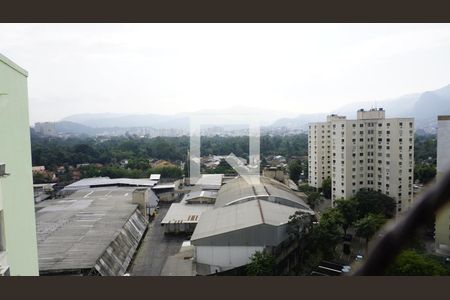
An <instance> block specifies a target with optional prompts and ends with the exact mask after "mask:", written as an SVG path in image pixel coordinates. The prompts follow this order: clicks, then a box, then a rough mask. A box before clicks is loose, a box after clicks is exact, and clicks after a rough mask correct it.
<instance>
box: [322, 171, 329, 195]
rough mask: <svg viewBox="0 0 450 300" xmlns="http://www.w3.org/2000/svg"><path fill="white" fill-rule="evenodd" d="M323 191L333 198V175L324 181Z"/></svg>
mask: <svg viewBox="0 0 450 300" xmlns="http://www.w3.org/2000/svg"><path fill="white" fill-rule="evenodd" d="M322 193H323V196H324V197H325V198H327V199H331V177H329V176H328V177H327V179H325V180H324V181H323V182H322Z"/></svg>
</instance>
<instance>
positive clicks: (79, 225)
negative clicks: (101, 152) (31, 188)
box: [36, 187, 137, 272]
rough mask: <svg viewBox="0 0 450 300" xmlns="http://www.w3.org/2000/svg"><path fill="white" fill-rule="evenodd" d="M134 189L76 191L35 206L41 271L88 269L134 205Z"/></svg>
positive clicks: (134, 209)
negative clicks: (132, 201) (132, 200)
mask: <svg viewBox="0 0 450 300" xmlns="http://www.w3.org/2000/svg"><path fill="white" fill-rule="evenodd" d="M133 190H134V188H119V187H109V188H95V189H83V190H78V191H76V192H75V193H73V194H71V195H70V196H69V197H66V198H64V199H55V200H47V201H44V202H41V203H39V204H37V205H36V208H37V209H38V210H37V212H36V227H37V240H38V254H39V269H40V271H47V272H49V271H61V270H77V269H91V268H93V267H94V265H95V263H96V261H97V259H98V258H99V257H100V256H101V255H102V254H103V253H104V251H105V249H107V247H108V245H110V243H111V242H112V241H113V240H114V239H115V238H116V237H117V236H118V234H119V233H120V232H121V231H122V228H123V227H124V226H125V224H126V223H127V221H128V220H129V218H130V217H131V216H132V215H133V214H134V213H135V211H136V208H137V205H136V204H132V203H131V199H132V193H133Z"/></svg>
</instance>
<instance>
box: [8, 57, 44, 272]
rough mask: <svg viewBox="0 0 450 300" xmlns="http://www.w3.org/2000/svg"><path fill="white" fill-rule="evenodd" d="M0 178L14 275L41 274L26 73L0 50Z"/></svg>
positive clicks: (9, 258) (9, 260)
mask: <svg viewBox="0 0 450 300" xmlns="http://www.w3.org/2000/svg"><path fill="white" fill-rule="evenodd" d="M0 161H1V162H4V163H6V172H7V173H10V174H11V175H10V176H8V177H6V178H3V179H0V184H1V185H2V194H3V210H4V211H3V213H4V223H5V224H4V225H5V242H6V243H5V244H6V251H7V259H8V264H9V266H10V271H11V275H38V274H39V269H38V259H37V242H36V223H35V214H34V199H33V178H32V173H31V145H30V131H29V118H28V91H27V73H26V71H24V70H23V69H21V68H20V67H18V66H16V65H15V64H14V63H12V62H11V61H9V60H8V59H7V58H5V57H4V56H2V55H1V54H0Z"/></svg>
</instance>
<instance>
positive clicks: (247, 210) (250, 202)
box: [191, 176, 314, 245]
mask: <svg viewBox="0 0 450 300" xmlns="http://www.w3.org/2000/svg"><path fill="white" fill-rule="evenodd" d="M296 211H304V212H306V213H309V214H311V215H313V214H314V211H313V210H311V209H310V208H309V206H308V205H307V204H306V203H305V202H304V201H303V200H302V199H301V198H300V197H299V196H298V195H296V194H295V193H294V192H293V191H292V190H290V189H289V188H288V187H287V186H285V185H283V184H281V183H279V182H278V181H276V180H273V179H270V178H267V177H262V176H261V177H260V183H259V184H257V183H253V184H250V183H248V182H247V181H246V180H244V178H237V179H234V180H232V181H230V182H229V183H227V184H225V185H224V186H223V187H222V188H221V189H220V190H219V193H218V196H217V199H216V203H215V205H214V209H212V210H208V211H206V212H205V213H203V214H202V216H201V218H200V221H199V223H198V224H197V227H196V229H195V231H194V233H193V235H192V238H191V240H192V241H193V242H194V244H199V240H203V239H206V238H210V237H212V236H220V235H224V234H229V235H230V236H229V237H228V238H225V239H222V241H220V243H226V242H227V241H228V242H234V243H247V244H248V245H253V244H254V245H257V244H258V243H262V242H264V243H266V245H269V243H273V244H277V243H278V242H280V239H282V238H284V234H280V233H274V231H273V230H272V231H271V233H268V235H264V234H262V233H261V232H262V231H259V232H258V231H255V228H256V226H258V225H263V226H264V225H269V226H272V227H278V226H282V225H285V224H286V223H287V222H288V220H289V216H291V215H293V214H294V213H295V212H296ZM244 228H245V229H246V232H247V233H244V232H242V234H238V233H236V232H237V231H238V230H241V229H244ZM263 231H264V230H263ZM269 231H270V230H269ZM269 231H267V230H266V233H267V232H269Z"/></svg>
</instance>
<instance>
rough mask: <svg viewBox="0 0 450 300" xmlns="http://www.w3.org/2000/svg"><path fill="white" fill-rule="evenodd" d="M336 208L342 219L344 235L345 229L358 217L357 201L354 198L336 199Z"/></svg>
mask: <svg viewBox="0 0 450 300" xmlns="http://www.w3.org/2000/svg"><path fill="white" fill-rule="evenodd" d="M336 209H337V210H338V211H339V212H340V213H341V216H342V220H343V222H342V229H343V230H344V235H346V234H347V229H348V228H349V227H350V226H351V225H353V223H355V222H356V221H357V219H358V210H357V202H356V201H355V199H354V198H351V199H349V200H338V201H336Z"/></svg>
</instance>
